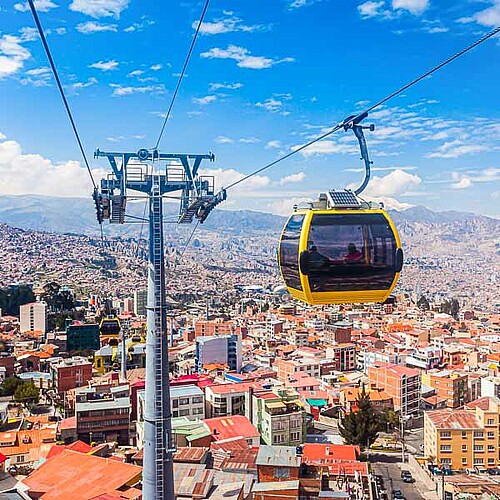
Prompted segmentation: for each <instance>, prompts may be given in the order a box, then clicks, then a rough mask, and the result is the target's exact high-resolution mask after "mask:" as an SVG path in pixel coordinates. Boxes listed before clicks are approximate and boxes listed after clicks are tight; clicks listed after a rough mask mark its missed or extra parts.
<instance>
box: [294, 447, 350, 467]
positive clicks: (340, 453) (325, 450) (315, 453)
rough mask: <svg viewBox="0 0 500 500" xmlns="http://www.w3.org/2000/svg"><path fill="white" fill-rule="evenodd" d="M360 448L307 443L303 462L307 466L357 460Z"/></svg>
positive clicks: (303, 451) (303, 450) (303, 449)
mask: <svg viewBox="0 0 500 500" xmlns="http://www.w3.org/2000/svg"><path fill="white" fill-rule="evenodd" d="M359 454H360V450H359V446H353V445H348V444H323V443H306V444H304V445H303V448H302V456H303V461H304V462H305V463H307V464H312V463H315V462H319V463H326V462H328V461H332V460H357V459H358V457H359Z"/></svg>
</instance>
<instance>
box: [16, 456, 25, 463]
mask: <svg viewBox="0 0 500 500" xmlns="http://www.w3.org/2000/svg"><path fill="white" fill-rule="evenodd" d="M16 461H17V463H21V462H24V455H18V456H17V459H16Z"/></svg>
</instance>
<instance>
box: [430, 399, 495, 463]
mask: <svg viewBox="0 0 500 500" xmlns="http://www.w3.org/2000/svg"><path fill="white" fill-rule="evenodd" d="M499 417H500V399H498V398H496V397H482V398H480V399H478V400H476V401H473V402H472V403H469V404H468V405H467V406H466V407H465V408H463V409H462V408H461V409H452V408H445V409H442V410H435V411H428V412H425V413H424V447H425V454H426V456H427V457H428V458H429V460H430V461H432V462H433V463H435V464H437V465H438V466H441V465H444V466H449V467H451V468H452V469H455V470H463V469H467V468H469V469H472V468H474V467H497V466H498V465H500V460H499V455H498V449H499V438H500V436H499Z"/></svg>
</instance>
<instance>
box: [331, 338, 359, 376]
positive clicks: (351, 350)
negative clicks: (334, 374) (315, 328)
mask: <svg viewBox="0 0 500 500" xmlns="http://www.w3.org/2000/svg"><path fill="white" fill-rule="evenodd" d="M326 359H327V360H330V359H331V360H332V361H333V362H334V370H335V371H338V372H350V371H352V370H355V369H356V347H355V346H354V344H336V345H334V346H332V347H327V349H326Z"/></svg>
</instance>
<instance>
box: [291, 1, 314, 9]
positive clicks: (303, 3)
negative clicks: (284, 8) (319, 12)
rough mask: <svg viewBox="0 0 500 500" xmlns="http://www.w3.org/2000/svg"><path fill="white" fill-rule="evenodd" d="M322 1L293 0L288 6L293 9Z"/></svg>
mask: <svg viewBox="0 0 500 500" xmlns="http://www.w3.org/2000/svg"><path fill="white" fill-rule="evenodd" d="M318 2H321V0H292V1H291V2H290V3H289V4H288V8H289V9H291V10H293V9H300V8H301V7H307V6H309V5H312V4H314V3H318Z"/></svg>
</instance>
